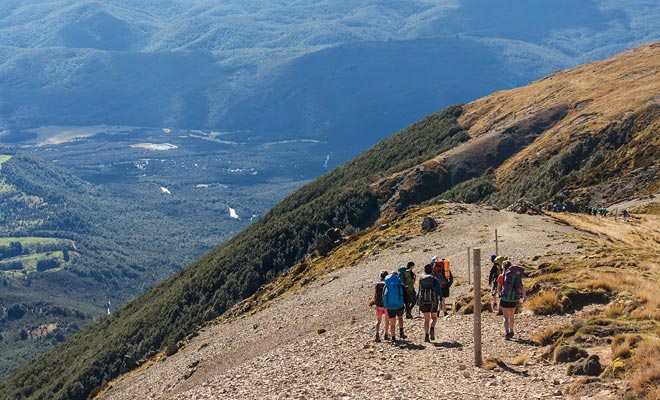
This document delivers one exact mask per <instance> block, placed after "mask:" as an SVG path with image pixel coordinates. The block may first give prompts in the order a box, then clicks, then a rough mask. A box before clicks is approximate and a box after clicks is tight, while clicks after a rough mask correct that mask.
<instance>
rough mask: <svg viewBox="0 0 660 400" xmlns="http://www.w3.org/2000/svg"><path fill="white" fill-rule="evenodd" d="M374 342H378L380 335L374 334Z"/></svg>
mask: <svg viewBox="0 0 660 400" xmlns="http://www.w3.org/2000/svg"><path fill="white" fill-rule="evenodd" d="M374 342H380V336H378V334H376V339H375V340H374Z"/></svg>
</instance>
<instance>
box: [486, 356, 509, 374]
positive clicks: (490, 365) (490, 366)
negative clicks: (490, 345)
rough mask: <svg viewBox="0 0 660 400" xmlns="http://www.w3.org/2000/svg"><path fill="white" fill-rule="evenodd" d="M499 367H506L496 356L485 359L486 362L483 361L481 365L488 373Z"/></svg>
mask: <svg viewBox="0 0 660 400" xmlns="http://www.w3.org/2000/svg"><path fill="white" fill-rule="evenodd" d="M499 366H505V367H506V363H505V362H504V360H502V359H501V358H500V357H498V356H493V355H490V356H488V357H486V360H484V363H483V364H482V365H481V368H483V369H485V370H488V371H492V370H494V369H495V368H497V367H499Z"/></svg>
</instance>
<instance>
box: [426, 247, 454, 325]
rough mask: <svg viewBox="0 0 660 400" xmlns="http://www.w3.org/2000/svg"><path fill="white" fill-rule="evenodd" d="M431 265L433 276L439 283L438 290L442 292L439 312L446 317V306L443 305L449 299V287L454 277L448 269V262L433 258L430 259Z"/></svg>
mask: <svg viewBox="0 0 660 400" xmlns="http://www.w3.org/2000/svg"><path fill="white" fill-rule="evenodd" d="M431 265H432V266H433V276H435V277H436V278H438V281H440V289H441V292H442V293H441V294H442V299H441V301H440V311H441V312H442V313H443V314H444V315H445V316H446V315H447V308H446V307H447V305H446V304H445V299H446V298H447V297H449V287H450V286H451V285H452V284H453V283H454V275H453V274H452V273H451V269H450V268H449V260H446V259H444V258H442V259H438V257H437V256H435V257H433V258H432V259H431Z"/></svg>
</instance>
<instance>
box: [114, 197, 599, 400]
mask: <svg viewBox="0 0 660 400" xmlns="http://www.w3.org/2000/svg"><path fill="white" fill-rule="evenodd" d="M439 222H441V224H442V225H441V226H440V228H439V229H438V230H437V231H436V232H433V233H429V234H426V235H422V236H418V237H415V238H413V239H410V240H408V241H406V242H403V243H401V245H400V246H399V247H398V248H394V249H391V250H388V251H384V252H382V253H381V254H378V255H376V256H373V257H372V258H371V259H369V260H367V261H366V262H364V263H362V264H360V265H358V266H355V267H347V268H344V269H342V270H339V271H336V272H334V273H332V274H330V275H328V276H326V277H323V278H321V279H318V280H317V281H315V282H313V283H311V284H308V285H306V286H305V287H303V288H302V289H301V290H299V291H298V292H296V293H293V294H291V295H289V296H287V297H285V298H283V299H280V300H277V301H275V302H273V304H272V305H271V306H270V307H269V308H267V309H265V310H263V311H261V312H259V313H256V314H255V315H252V316H249V317H246V318H243V319H240V320H238V321H234V322H232V323H228V324H221V325H216V326H210V327H208V328H205V329H204V330H203V331H202V332H200V335H199V336H197V337H196V338H194V339H193V340H192V341H191V342H190V343H189V344H188V345H187V346H186V347H185V348H184V349H182V350H180V351H179V352H178V353H177V354H175V355H174V356H172V357H169V358H167V359H166V360H164V361H162V362H158V363H155V364H153V365H152V366H151V367H150V368H148V369H146V370H145V371H142V372H138V373H134V374H132V375H130V376H128V377H126V378H125V379H123V380H122V381H120V382H117V383H114V384H113V387H112V388H111V389H110V390H109V391H108V392H107V393H106V394H105V395H104V396H103V397H102V398H103V399H112V400H133V399H136V398H139V399H255V398H258V399H281V398H282V399H287V398H290V399H343V400H348V399H369V398H376V397H380V396H387V397H388V398H393V399H431V398H433V399H438V398H440V399H444V398H447V399H449V398H462V399H487V398H492V399H521V398H522V399H526V398H530V399H534V398H547V397H556V398H560V397H561V398H565V397H567V395H566V394H567V391H568V387H569V386H570V385H571V384H572V383H573V382H574V378H571V377H567V376H566V375H565V373H564V370H565V366H563V365H559V366H555V365H552V364H550V363H547V362H545V361H543V360H542V359H541V358H540V357H539V355H540V354H541V353H542V352H543V349H542V348H540V347H538V346H535V345H534V343H533V342H532V340H531V335H532V334H533V332H535V331H536V330H538V329H540V328H542V327H545V326H550V325H563V324H565V323H567V322H568V321H570V319H571V318H573V317H574V316H572V315H563V316H553V317H536V316H533V315H528V314H522V315H521V314H518V315H517V318H516V328H517V329H516V338H515V339H514V340H511V341H506V340H504V338H503V332H502V320H501V317H498V316H496V315H495V314H493V313H488V312H487V313H485V314H484V315H483V319H482V332H483V333H482V337H483V354H484V358H486V357H487V356H489V355H493V356H497V357H500V358H501V359H502V360H504V362H505V363H506V365H503V366H502V367H499V368H495V369H493V370H487V369H483V368H477V367H474V366H473V365H474V361H473V360H474V358H473V349H474V347H473V346H474V343H473V338H472V331H473V328H472V326H473V325H472V324H473V319H472V318H473V317H472V315H450V316H448V317H445V318H442V319H441V320H440V321H439V323H438V327H437V328H436V332H437V334H436V336H437V338H436V341H435V342H434V343H431V344H428V343H424V341H423V328H422V325H423V319H422V318H420V317H419V316H417V315H416V317H415V318H414V319H413V320H406V321H405V326H406V333H407V335H408V339H407V340H406V341H402V342H400V343H398V344H396V345H393V344H391V343H375V342H374V341H373V336H374V311H373V309H371V308H369V307H368V306H367V303H368V301H369V299H370V298H371V296H372V288H373V283H374V282H375V280H376V277H377V276H378V272H379V271H380V270H381V269H388V270H392V269H394V268H396V267H397V266H398V265H399V264H402V263H405V262H407V261H410V260H412V261H414V262H415V264H416V265H417V266H418V267H417V268H416V271H417V272H420V269H421V266H422V265H424V264H425V263H428V262H429V261H430V259H431V257H433V256H434V255H439V256H444V257H447V258H449V259H451V260H452V266H453V267H452V270H453V272H454V274H455V276H456V284H455V286H454V287H452V293H451V296H450V299H449V301H450V302H451V301H453V299H455V298H456V296H458V295H460V294H464V293H467V292H468V290H469V285H468V284H467V276H466V275H467V274H466V271H467V270H466V263H467V248H468V247H472V248H474V247H481V248H482V265H486V264H487V259H488V257H489V255H490V254H491V253H492V252H493V251H494V243H493V233H494V229H498V233H499V235H500V238H501V239H502V240H503V241H502V242H501V243H500V253H501V254H506V255H509V256H510V257H511V258H513V259H514V260H527V261H529V260H530V259H531V258H532V257H534V256H538V255H541V256H544V257H546V258H547V257H552V256H553V255H559V254H566V253H575V252H578V251H580V250H578V248H577V246H578V244H579V240H577V239H576V236H577V235H580V233H579V232H576V231H574V230H573V229H572V228H570V227H567V226H565V225H560V224H556V223H554V222H553V221H552V220H551V219H549V218H548V217H545V216H541V217H539V216H527V215H518V214H513V213H509V212H504V211H496V210H490V209H479V208H476V207H473V206H466V207H465V209H464V211H461V210H460V209H457V210H456V211H455V212H453V213H452V215H450V216H448V217H447V218H446V219H443V220H441V221H439ZM484 269H486V271H485V272H484V273H483V274H482V276H483V280H482V285H486V284H487V282H486V280H487V268H486V267H484ZM317 328H324V329H326V332H325V333H323V334H318V333H317ZM517 357H520V358H521V359H525V358H526V362H523V363H522V365H518V366H516V365H513V363H512V361H513V360H514V359H515V358H517ZM519 361H520V360H519ZM523 361H524V360H523ZM609 395H610V393H609V391H608V390H607V389H604V391H603V392H602V393H599V394H598V398H602V397H607V396H609Z"/></svg>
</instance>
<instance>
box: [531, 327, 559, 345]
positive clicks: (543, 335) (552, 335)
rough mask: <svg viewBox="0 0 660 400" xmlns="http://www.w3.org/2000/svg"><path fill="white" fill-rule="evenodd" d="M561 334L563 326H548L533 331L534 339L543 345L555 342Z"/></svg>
mask: <svg viewBox="0 0 660 400" xmlns="http://www.w3.org/2000/svg"><path fill="white" fill-rule="evenodd" d="M560 336H561V328H558V327H556V326H548V327H545V328H543V329H541V330H539V331H536V332H534V333H532V339H534V341H535V342H536V343H538V344H540V345H541V346H547V345H549V344H551V343H553V342H555V341H556V340H557V339H558V338H559V337H560Z"/></svg>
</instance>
